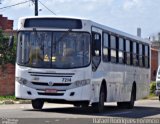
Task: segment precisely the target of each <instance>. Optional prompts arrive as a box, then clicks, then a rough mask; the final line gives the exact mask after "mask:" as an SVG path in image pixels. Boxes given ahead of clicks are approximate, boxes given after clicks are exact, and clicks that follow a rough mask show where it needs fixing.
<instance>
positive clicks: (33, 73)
mask: <svg viewBox="0 0 160 124" xmlns="http://www.w3.org/2000/svg"><path fill="white" fill-rule="evenodd" d="M28 73H30V74H31V76H41V77H72V76H73V75H74V74H75V73H44V72H28Z"/></svg>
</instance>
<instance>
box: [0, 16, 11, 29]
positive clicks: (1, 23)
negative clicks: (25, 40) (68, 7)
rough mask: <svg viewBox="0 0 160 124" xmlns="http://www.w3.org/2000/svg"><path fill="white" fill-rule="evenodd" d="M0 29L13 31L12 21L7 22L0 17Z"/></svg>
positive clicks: (4, 18) (5, 18)
mask: <svg viewBox="0 0 160 124" xmlns="http://www.w3.org/2000/svg"><path fill="white" fill-rule="evenodd" d="M0 29H2V30H6V29H11V30H12V29H13V20H9V19H8V18H7V17H3V16H2V15H0Z"/></svg>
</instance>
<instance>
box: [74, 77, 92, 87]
mask: <svg viewBox="0 0 160 124" xmlns="http://www.w3.org/2000/svg"><path fill="white" fill-rule="evenodd" d="M88 84H90V79H86V80H80V81H76V82H75V86H76V87H82V86H85V85H88Z"/></svg>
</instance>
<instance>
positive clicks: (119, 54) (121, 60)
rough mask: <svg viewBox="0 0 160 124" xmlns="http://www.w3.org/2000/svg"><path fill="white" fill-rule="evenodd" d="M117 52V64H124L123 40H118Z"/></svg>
mask: <svg viewBox="0 0 160 124" xmlns="http://www.w3.org/2000/svg"><path fill="white" fill-rule="evenodd" d="M118 43H119V51H118V62H119V63H121V64H123V63H124V40H123V38H119V42H118Z"/></svg>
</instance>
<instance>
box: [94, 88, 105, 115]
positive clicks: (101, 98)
mask: <svg viewBox="0 0 160 124" xmlns="http://www.w3.org/2000/svg"><path fill="white" fill-rule="evenodd" d="M104 86H105V85H102V86H101V89H100V95H99V102H98V103H92V107H93V110H94V111H95V112H98V113H102V112H103V111H104V101H105V88H104Z"/></svg>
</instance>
